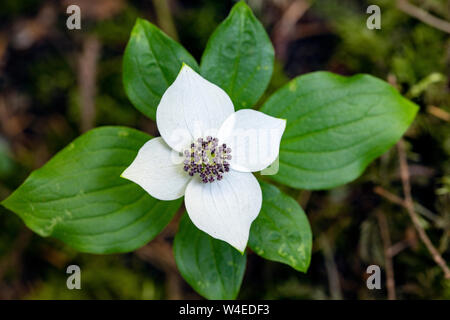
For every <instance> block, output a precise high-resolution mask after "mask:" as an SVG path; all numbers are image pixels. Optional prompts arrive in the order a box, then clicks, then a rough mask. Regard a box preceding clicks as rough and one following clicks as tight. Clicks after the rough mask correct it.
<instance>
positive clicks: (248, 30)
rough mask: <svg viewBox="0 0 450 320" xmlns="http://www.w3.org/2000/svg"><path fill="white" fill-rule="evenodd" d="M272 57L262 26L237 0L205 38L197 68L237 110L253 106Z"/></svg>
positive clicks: (268, 74)
mask: <svg viewBox="0 0 450 320" xmlns="http://www.w3.org/2000/svg"><path fill="white" fill-rule="evenodd" d="M273 59H274V51H273V47H272V43H271V42H270V39H269V37H268V36H267V33H266V31H265V30H264V27H263V26H262V25H261V23H260V22H259V21H258V20H257V19H256V18H255V16H254V15H253V13H252V11H251V9H250V8H249V7H248V6H247V5H246V4H245V3H244V2H238V3H237V4H236V5H235V6H234V7H233V9H232V10H231V12H230V15H229V16H228V17H227V18H226V19H225V20H224V21H223V22H222V23H221V24H220V25H219V27H218V28H217V29H216V30H215V31H214V33H213V34H212V36H211V38H210V39H209V41H208V44H207V46H206V49H205V52H204V54H203V57H202V62H201V67H200V69H201V74H202V75H203V76H204V77H205V78H206V79H208V80H209V81H211V82H213V83H215V84H217V85H218V86H219V87H221V88H222V89H224V90H225V91H226V92H227V93H228V95H229V96H230V97H231V100H232V101H233V103H234V107H235V109H236V110H238V109H242V108H251V107H253V105H254V104H255V103H256V102H257V101H258V99H259V98H260V97H261V95H262V94H263V93H264V91H265V89H266V88H267V85H268V84H269V81H270V77H271V75H272V70H273Z"/></svg>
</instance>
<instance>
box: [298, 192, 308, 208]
mask: <svg viewBox="0 0 450 320" xmlns="http://www.w3.org/2000/svg"><path fill="white" fill-rule="evenodd" d="M310 198H311V191H309V190H302V191H300V193H299V195H298V197H297V202H298V204H299V205H300V207H302V209H303V210H306V206H307V205H308V202H309V199H310Z"/></svg>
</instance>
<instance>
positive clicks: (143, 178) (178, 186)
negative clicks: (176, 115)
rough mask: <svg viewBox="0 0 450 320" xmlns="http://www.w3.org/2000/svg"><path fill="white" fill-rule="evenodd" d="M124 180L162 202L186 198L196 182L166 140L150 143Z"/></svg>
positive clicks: (130, 167)
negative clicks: (191, 183) (187, 189)
mask: <svg viewBox="0 0 450 320" xmlns="http://www.w3.org/2000/svg"><path fill="white" fill-rule="evenodd" d="M121 177H123V178H126V179H128V180H131V181H133V182H134V183H136V184H138V185H139V186H141V187H142V189H144V190H145V191H147V192H148V193H149V194H150V195H151V196H152V197H154V198H156V199H159V200H175V199H178V198H180V197H182V196H183V195H184V192H185V190H186V186H187V185H188V183H189V181H190V180H191V179H192V178H191V177H190V176H189V175H187V174H186V172H184V171H183V163H182V162H181V163H180V161H179V159H178V153H177V152H175V151H173V150H172V149H171V148H170V147H169V146H168V145H167V144H166V143H165V142H164V140H163V139H162V138H160V137H158V138H153V139H151V140H149V141H148V142H146V143H145V144H144V145H143V146H142V147H141V149H139V152H138V154H137V156H136V158H135V159H134V161H133V162H132V163H131V165H130V166H129V167H128V168H126V169H125V171H124V172H123V173H122V175H121Z"/></svg>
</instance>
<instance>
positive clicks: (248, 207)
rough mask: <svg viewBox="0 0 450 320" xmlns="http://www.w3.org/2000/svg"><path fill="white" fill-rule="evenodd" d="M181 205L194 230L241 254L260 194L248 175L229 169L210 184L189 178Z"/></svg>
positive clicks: (252, 179) (260, 197)
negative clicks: (221, 242)
mask: <svg viewBox="0 0 450 320" xmlns="http://www.w3.org/2000/svg"><path fill="white" fill-rule="evenodd" d="M184 202H185V205H186V211H187V213H188V215H189V217H190V219H191V221H192V222H193V223H194V225H195V226H196V227H197V228H199V229H200V230H202V231H204V232H206V233H207V234H209V235H210V236H212V237H213V238H216V239H220V240H223V241H225V242H228V243H229V244H230V245H232V246H233V247H235V248H236V249H237V250H239V251H240V252H244V250H245V247H246V246H247V241H248V237H249V233H250V226H251V224H252V222H253V221H254V220H255V219H256V217H257V216H258V214H259V211H260V210H261V205H262V192H261V187H260V185H259V183H258V181H257V180H256V178H255V177H254V176H253V174H252V173H247V172H238V171H234V170H230V172H228V173H225V174H224V176H223V180H221V181H215V182H213V183H202V182H201V181H200V180H199V179H196V178H194V179H192V181H191V182H190V183H189V185H188V186H187V188H186V194H185V197H184Z"/></svg>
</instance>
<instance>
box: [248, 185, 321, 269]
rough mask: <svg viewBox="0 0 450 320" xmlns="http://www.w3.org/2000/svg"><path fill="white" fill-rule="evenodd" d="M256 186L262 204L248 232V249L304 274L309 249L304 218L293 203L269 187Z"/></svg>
mask: <svg viewBox="0 0 450 320" xmlns="http://www.w3.org/2000/svg"><path fill="white" fill-rule="evenodd" d="M260 184H261V189H262V193H263V203H262V208H261V212H260V213H259V215H258V218H256V220H255V221H254V222H253V224H252V228H251V230H250V239H249V243H248V245H249V247H250V248H251V249H252V250H253V251H254V252H255V253H256V254H258V255H260V256H261V257H263V258H265V259H268V260H272V261H278V262H282V263H285V264H288V265H290V266H291V267H292V268H294V269H296V270H298V271H302V272H306V271H307V270H308V267H309V263H310V261H311V248H312V233H311V227H310V226H309V222H308V218H307V217H306V215H305V213H304V212H303V210H302V208H301V207H300V206H299V204H298V203H297V202H296V201H295V200H294V199H292V198H291V197H289V196H288V195H286V194H284V193H282V192H281V191H280V190H279V189H278V188H277V187H275V186H273V185H270V184H268V183H265V182H260Z"/></svg>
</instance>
